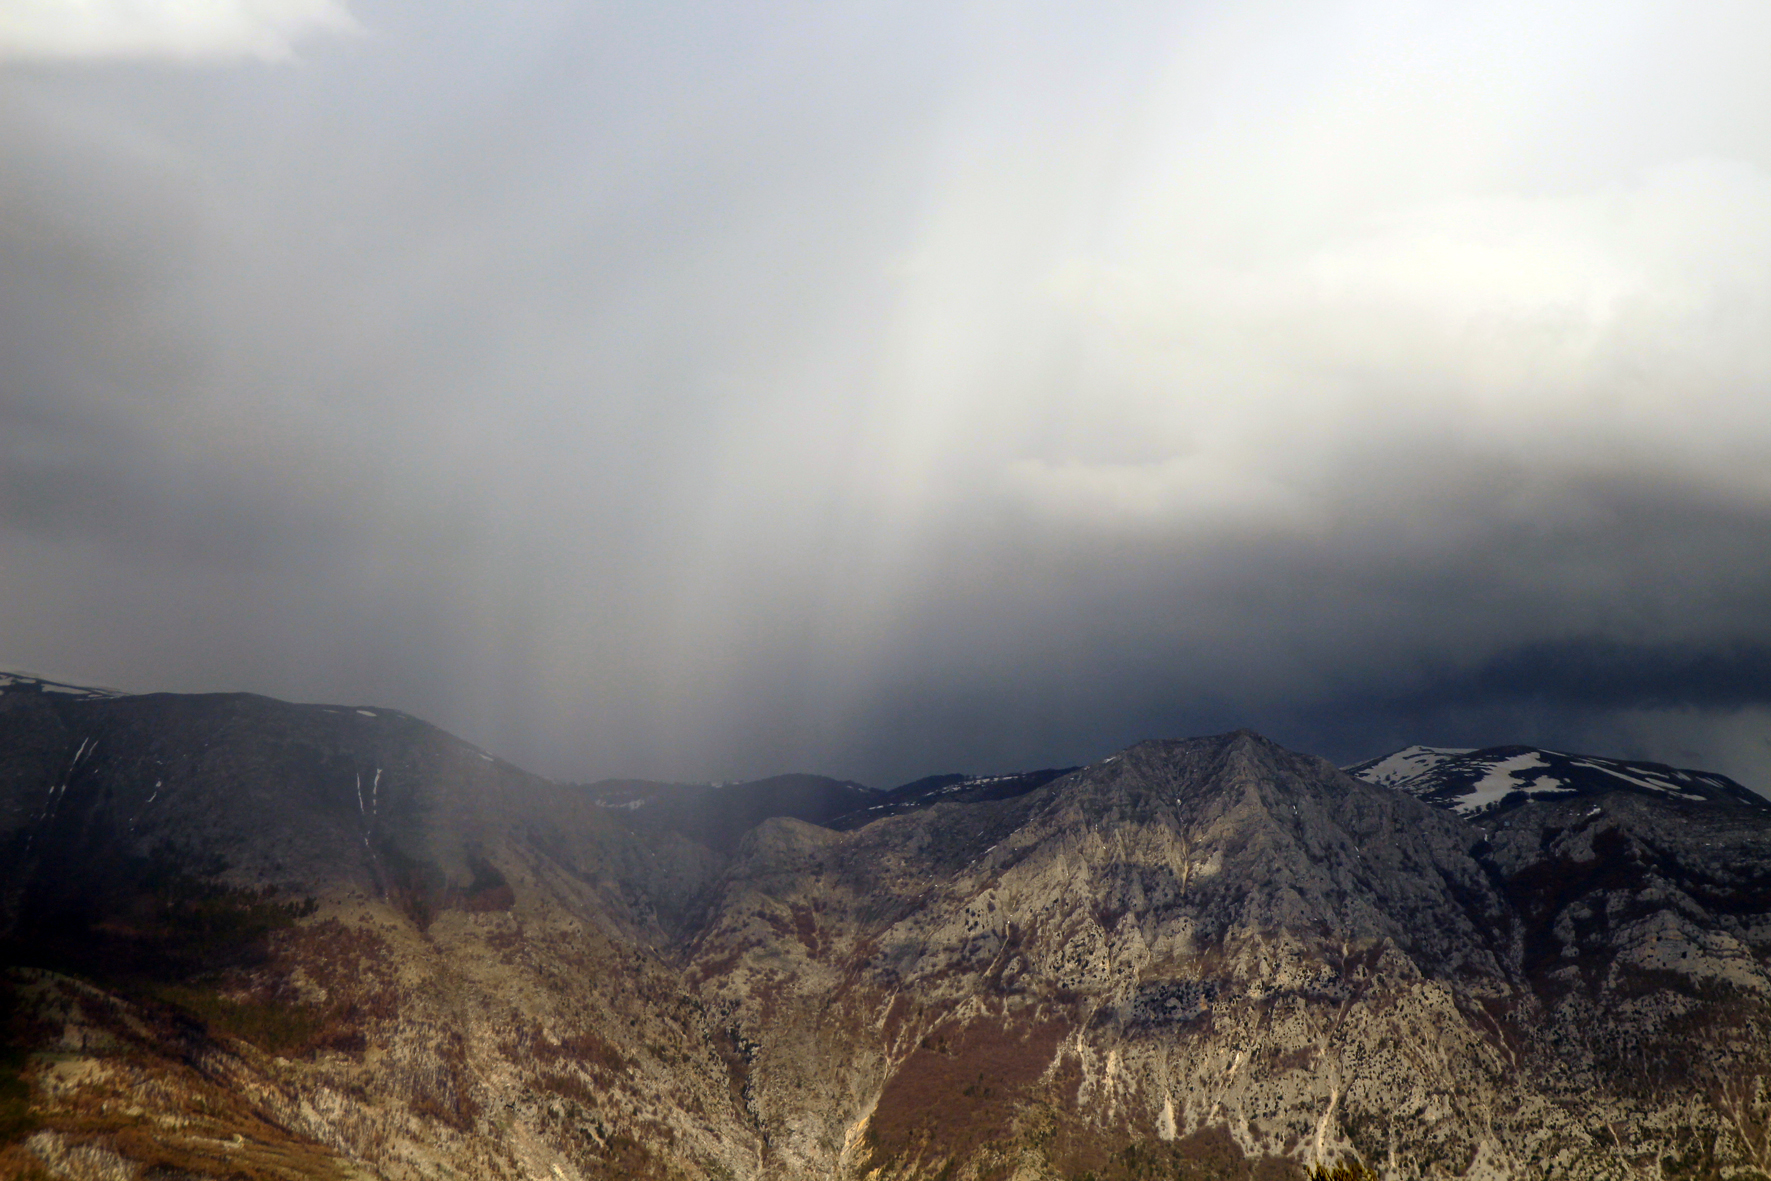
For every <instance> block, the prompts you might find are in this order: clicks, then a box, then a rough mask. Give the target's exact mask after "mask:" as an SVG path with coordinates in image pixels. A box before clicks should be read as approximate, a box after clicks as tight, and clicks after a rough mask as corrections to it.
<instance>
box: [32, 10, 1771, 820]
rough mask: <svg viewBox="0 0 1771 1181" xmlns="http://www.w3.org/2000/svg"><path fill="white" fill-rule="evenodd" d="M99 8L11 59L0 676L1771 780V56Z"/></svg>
mask: <svg viewBox="0 0 1771 1181" xmlns="http://www.w3.org/2000/svg"><path fill="white" fill-rule="evenodd" d="M92 11H93V12H94V13H98V14H100V15H105V14H106V13H108V15H105V19H106V20H109V21H110V22H111V23H110V24H105V23H104V22H103V21H100V22H99V23H98V24H95V25H92V26H90V27H86V26H83V28H84V31H83V32H79V34H78V37H75V34H74V33H71V32H69V30H68V29H67V28H47V27H44V28H38V29H35V30H34V31H30V30H27V32H28V36H27V35H26V33H20V32H19V31H18V30H17V29H11V31H10V32H9V31H8V29H9V26H5V25H4V24H3V23H0V42H3V44H0V54H4V55H6V56H7V57H9V58H11V59H12V62H11V64H0V159H4V160H5V161H6V162H7V167H6V168H5V169H4V170H3V171H0V279H3V281H0V332H3V333H4V341H3V343H4V350H3V352H0V578H4V595H3V596H0V655H4V656H6V658H7V659H8V660H14V661H16V662H17V663H19V664H21V665H24V666H27V667H30V666H36V667H39V668H42V669H45V670H47V671H57V672H63V673H67V674H73V675H85V676H89V677H91V678H93V679H95V680H98V681H101V682H109V683H117V684H122V685H124V686H126V687H134V688H180V689H201V688H235V687H238V688H249V689H254V690H258V691H262V692H269V693H274V694H278V695H283V696H289V697H296V698H303V699H331V700H354V701H360V702H375V703H380V704H384V705H391V706H396V707H399V708H404V709H407V710H410V711H412V712H414V713H418V714H421V715H424V716H427V717H430V718H432V719H433V720H435V721H437V722H439V723H440V724H443V725H445V726H448V727H450V728H452V729H456V730H458V731H460V732H463V733H464V734H466V735H467V736H468V737H470V738H473V739H475V740H477V741H482V742H485V743H488V744H490V745H492V746H493V747H494V748H496V749H498V750H499V752H500V753H502V754H505V755H507V756H508V757H511V758H514V759H516V760H518V761H520V762H526V763H529V764H531V765H535V766H536V767H537V768H538V769H540V770H544V771H547V772H549V773H553V774H559V775H571V776H575V777H590V776H594V775H598V774H616V773H631V774H654V775H671V776H687V777H720V778H725V777H732V776H737V775H748V774H762V773H768V772H775V771H780V770H784V769H788V768H804V769H809V770H823V771H829V772H834V773H839V774H842V775H845V776H853V777H857V778H862V779H866V780H870V781H875V782H882V783H883V782H888V781H891V780H896V779H908V778H911V777H913V776H914V775H917V774H921V773H923V772H926V771H930V770H936V769H946V768H961V769H971V770H991V769H1007V768H1011V767H1015V766H1020V765H1026V764H1031V763H1045V764H1056V763H1067V762H1075V761H1078V760H1080V759H1083V758H1089V757H1095V756H1098V755H1100V754H1103V753H1105V752H1106V751H1108V750H1110V749H1112V748H1114V747H1115V746H1117V745H1120V744H1122V743H1124V742H1129V741H1133V740H1136V739H1138V738H1143V737H1148V736H1151V735H1173V734H1181V733H1195V732H1200V731H1207V730H1219V729H1226V728H1230V727H1233V726H1239V725H1254V726H1256V727H1259V728H1263V729H1266V730H1268V731H1269V732H1271V733H1273V734H1274V736H1275V737H1278V738H1280V739H1281V740H1284V741H1287V742H1290V743H1292V744H1294V745H1297V746H1302V747H1307V748H1311V749H1317V750H1320V751H1322V752H1323V753H1327V754H1331V755H1334V756H1335V757H1340V758H1345V759H1352V758H1355V757H1360V756H1364V755H1370V754H1376V753H1380V751H1381V749H1382V748H1383V747H1384V746H1386V745H1391V746H1394V745H1402V744H1405V743H1407V742H1414V741H1426V742H1439V743H1444V744H1453V745H1469V744H1476V743H1488V742H1502V741H1535V742H1540V743H1545V744H1548V745H1560V746H1568V747H1574V748H1577V749H1578V748H1580V747H1581V746H1582V745H1583V744H1584V745H1586V746H1587V747H1588V748H1590V749H1593V750H1595V751H1596V752H1598V753H1606V752H1611V753H1633V754H1643V755H1648V756H1660V757H1666V758H1669V759H1672V760H1674V761H1681V760H1683V761H1687V762H1697V763H1708V764H1709V765H1713V766H1716V767H1717V769H1721V770H1727V771H1731V772H1732V773H1735V774H1738V775H1741V776H1743V777H1745V778H1748V779H1751V778H1753V776H1754V775H1760V776H1761V782H1760V786H1766V785H1771V774H1764V775H1761V772H1763V771H1765V770H1766V769H1768V768H1771V752H1768V751H1767V749H1766V747H1765V742H1764V738H1765V735H1766V734H1767V733H1771V730H1768V729H1767V726H1766V721H1767V718H1768V717H1771V709H1768V703H1767V702H1766V701H1765V700H1764V694H1763V692H1762V691H1761V689H1759V688H1755V685H1763V684H1764V683H1765V682H1764V677H1763V673H1764V671H1765V668H1764V663H1763V656H1762V654H1763V653H1764V652H1766V651H1768V650H1771V612H1768V611H1767V610H1766V608H1767V606H1771V563H1767V562H1766V561H1765V560H1764V558H1763V555H1764V554H1766V553H1768V552H1771V480H1767V477H1766V475H1765V473H1766V472H1767V471H1771V411H1767V406H1768V405H1771V332H1767V331H1766V330H1765V329H1766V326H1767V324H1771V120H1768V119H1767V118H1766V117H1765V116H1764V112H1766V111H1771V84H1768V83H1767V82H1766V79H1765V75H1764V72H1763V70H1762V69H1761V68H1760V67H1761V64H1762V60H1763V56H1764V53H1763V51H1764V50H1766V49H1771V23H1768V22H1767V20H1766V19H1765V17H1764V15H1763V14H1762V13H1760V12H1759V11H1758V10H1756V9H1750V8H1746V7H1729V6H1726V5H1722V6H1716V7H1714V8H1713V9H1712V8H1706V9H1704V10H1703V11H1701V12H1692V11H1690V10H1688V9H1685V8H1675V7H1673V6H1670V5H1663V4H1658V3H1634V4H1625V5H1623V6H1622V7H1621V8H1620V7H1618V6H1616V5H1606V6H1603V7H1601V6H1597V5H1583V4H1561V5H1550V6H1543V5H1500V6H1495V7H1493V8H1488V9H1484V10H1483V11H1481V12H1474V11H1467V10H1465V9H1464V8H1462V7H1459V6H1454V5H1449V4H1447V5H1420V6H1414V7H1412V8H1410V9H1408V10H1407V11H1405V12H1404V11H1400V10H1396V9H1394V8H1393V7H1392V6H1383V5H1375V4H1363V3H1360V4H1353V5H1347V6H1340V7H1336V8H1334V9H1332V10H1329V9H1324V8H1321V7H1319V6H1306V5H1297V4H1290V3H1273V4H1254V5H1239V6H1234V7H1232V6H1205V5H1201V6H1185V7H1180V8H1177V7H1175V6H1173V5H1149V6H1142V7H1140V6H1130V7H1126V8H1123V9H1119V10H1115V12H1114V14H1112V15H1111V16H1105V15H1103V14H1102V13H1100V12H1099V11H1097V10H1092V9H1085V8H1083V7H1082V6H1070V5H1042V6H1033V7H1030V8H1027V9H1025V10H1024V11H1021V12H1019V13H1017V14H1014V16H1015V19H1013V20H1011V19H1009V14H1007V13H1005V12H1001V11H998V10H997V9H995V8H993V7H990V6H974V7H966V6H958V7H955V6H951V5H944V6H939V7H937V6H932V5H931V6H925V7H923V8H916V7H909V8H905V7H902V6H900V7H898V8H895V9H892V10H891V11H886V10H883V9H879V8H877V7H873V6H867V5H846V6H845V5H819V6H809V5H807V6H796V5H789V4H782V5H765V6H763V7H761V8H746V9H744V10H742V11H740V10H729V11H728V10H715V9H703V8H692V7H687V6H677V5H668V4H665V5H648V6H644V7H639V6H633V7H624V6H619V5H611V6H601V7H596V8H587V7H583V6H578V5H570V4H558V5H549V4H543V5H531V6H522V7H511V8H500V7H485V6H480V7H477V8H469V9H459V10H456V9H451V10H437V9H435V7H434V6H415V5H414V6H406V5H402V4H398V3H382V4H358V5H355V6H353V10H352V12H351V13H350V14H346V13H345V12H344V10H343V9H342V8H340V7H338V6H337V5H335V4H330V3H321V2H318V0H260V2H257V3H247V2H246V0H241V3H239V4H236V5H231V6H230V5H218V6H213V7H212V8H210V9H206V11H207V12H208V14H209V15H208V16H206V17H203V18H202V20H201V21H199V24H201V27H196V26H190V27H186V26H180V25H177V22H176V21H174V22H173V24H169V25H160V26H155V27H154V28H145V27H143V26H140V25H139V24H130V23H129V22H130V21H135V20H137V17H138V16H139V14H135V15H131V14H130V11H126V10H123V9H119V10H118V11H117V12H109V10H106V9H103V8H102V6H100V7H97V8H93V9H92ZM167 12H172V10H171V9H168V10H167ZM187 17H188V14H187ZM188 18H189V19H192V20H195V19H197V18H196V17H188ZM168 19H171V18H168ZM179 19H181V20H182V19H187V18H184V17H181V18H179ZM119 21H121V22H122V23H117V22H119ZM202 22H208V23H202ZM351 30H355V31H354V32H352V31H351ZM347 32H348V33H349V35H340V34H343V33H347ZM7 37H11V38H12V40H11V41H5V38H7ZM70 37H75V40H72V41H71V40H69V38H70ZM79 38H85V40H80V39H79ZM287 54H294V55H295V57H294V60H292V61H287V62H285V63H284V64H279V65H266V64H262V63H253V62H251V60H250V59H254V58H270V59H276V58H278V57H279V56H280V55H287ZM116 58H127V59H130V64H124V65H94V64H91V63H92V62H93V61H94V60H99V59H105V60H109V59H116ZM241 58H244V59H248V64H245V65H226V64H216V63H218V62H223V63H225V62H227V61H231V60H235V59H241ZM67 59H79V61H78V63H77V64H69V62H68V60H67ZM144 59H145V61H144ZM198 59H201V60H202V61H204V62H206V63H207V64H203V65H201V66H199V67H196V68H192V67H191V66H190V65H189V64H188V63H190V62H191V61H194V60H198Z"/></svg>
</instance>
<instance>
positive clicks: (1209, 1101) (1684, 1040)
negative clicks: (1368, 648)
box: [0, 676, 1771, 1181]
mask: <svg viewBox="0 0 1771 1181" xmlns="http://www.w3.org/2000/svg"><path fill="white" fill-rule="evenodd" d="M0 849H3V850H4V853H3V854H0V858H3V860H0V954H3V956H4V962H5V964H6V965H7V968H6V976H5V980H6V994H5V1013H4V1019H5V1022H6V1026H7V1037H8V1043H9V1045H10V1047H11V1049H10V1050H9V1051H8V1056H7V1057H5V1058H4V1059H0V1142H3V1144H0V1175H8V1176H19V1177H28V1176H37V1177H45V1176H46V1177H55V1178H68V1179H78V1181H85V1179H87V1178H106V1179H111V1178H120V1179H136V1178H139V1179H142V1181H149V1179H152V1181H174V1179H183V1178H221V1177H228V1178H248V1179H254V1181H256V1179H270V1178H279V1179H293V1178H387V1179H389V1181H392V1179H400V1181H405V1179H409V1178H410V1179H416V1178H445V1177H447V1178H482V1177H483V1178H513V1179H514V1178H557V1179H563V1181H592V1179H603V1178H610V1179H613V1178H660V1179H662V1178H682V1179H690V1178H719V1179H722V1181H738V1179H741V1178H742V1179H747V1181H748V1179H755V1181H800V1179H807V1181H809V1179H812V1178H818V1179H826V1178H828V1179H832V1181H844V1179H860V1178H877V1179H879V1181H895V1179H899V1178H902V1179H910V1178H930V1179H933V1178H943V1179H945V1181H987V1179H988V1181H1034V1179H1042V1181H1043V1179H1052V1178H1065V1179H1075V1178H1084V1177H1088V1178H1092V1179H1094V1181H1120V1179H1125V1181H1130V1179H1133V1178H1185V1179H1194V1178H1198V1179H1203V1178H1260V1179H1279V1178H1301V1177H1303V1176H1305V1174H1306V1172H1307V1171H1308V1170H1310V1169H1312V1168H1315V1167H1317V1166H1325V1165H1330V1164H1335V1163H1340V1164H1343V1165H1345V1164H1350V1163H1352V1162H1358V1163H1359V1165H1360V1166H1361V1167H1363V1168H1366V1169H1369V1170H1371V1171H1372V1172H1374V1173H1375V1174H1377V1175H1378V1176H1382V1177H1385V1178H1417V1177H1419V1178H1451V1177H1466V1178H1473V1179H1474V1178H1497V1179H1499V1178H1579V1179H1586V1178H1619V1179H1622V1178H1649V1177H1653V1178H1673V1177H1680V1178H1685V1177H1690V1178H1739V1179H1747V1178H1757V1179H1759V1181H1765V1179H1766V1178H1768V1177H1771V805H1767V803H1766V802H1765V801H1764V800H1763V799H1762V798H1761V797H1759V796H1757V795H1755V794H1754V793H1752V792H1750V791H1748V790H1747V789H1745V788H1743V787H1741V786H1740V785H1738V784H1735V783H1733V782H1732V781H1730V780H1727V779H1726V778H1725V777H1722V776H1719V775H1714V774H1710V773H1706V772H1696V771H1683V770H1679V769H1675V768H1670V767H1663V766H1659V765H1656V764H1645V763H1638V762H1625V761H1619V760H1614V759H1603V758H1595V757H1589V756H1583V755H1570V754H1563V753H1558V752H1553V751H1544V750H1537V749H1535V748H1526V747H1497V748H1492V749H1488V750H1481V751H1454V750H1445V749H1440V748H1427V747H1411V748H1408V749H1406V750H1403V751H1398V752H1396V753H1395V754H1393V755H1389V756H1386V757H1384V758H1382V759H1377V760H1373V761H1371V762H1369V763H1364V764H1359V765H1357V766H1355V767H1352V768H1349V769H1345V770H1343V769H1341V768H1338V767H1336V766H1334V765H1333V764H1331V763H1329V762H1328V761H1326V760H1323V759H1320V758H1316V757H1314V756H1310V755H1307V754H1300V753H1296V752H1293V751H1289V750H1286V749H1284V748H1282V747H1280V746H1278V745H1277V744H1275V743H1273V742H1271V741H1269V740H1267V739H1265V738H1262V737H1261V736H1259V735H1256V734H1253V733H1251V732H1248V731H1238V732H1235V733H1231V734H1223V735H1216V736H1210V737H1202V738H1192V739H1185V740H1174V741H1150V742H1144V743H1140V744H1138V745H1135V746H1132V747H1130V748H1127V749H1125V750H1122V751H1120V752H1118V753H1116V754H1113V755H1110V756H1108V757H1107V758H1105V759H1103V760H1101V761H1099V762H1097V763H1093V764H1091V765H1088V766H1084V767H1078V768H1065V769H1050V770H1045V771H1038V772H1031V773H1028V774H1024V775H1011V776H996V777H971V776H964V775H958V774H950V775H938V776H932V777H930V778H927V779H924V780H919V781H917V782H916V783H913V784H908V785H905V786H904V787H901V788H898V789H894V790H892V791H889V792H876V791H872V790H870V789H867V788H865V787H863V786H861V785H858V784H853V783H847V782H843V781H838V780H832V779H823V778H820V777H816V776H797V775H790V776H780V777H776V778H773V779H765V780H759V781H755V782H751V783H744V784H730V785H724V786H712V785H684V784H661V783H649V782H640V781H607V782H603V783H598V784H584V785H574V784H561V783H555V782H552V781H550V780H547V779H543V778H541V777H538V776H534V775H530V774H528V773H526V772H524V771H522V770H521V769H519V768H517V767H514V766H511V765H510V764H508V763H506V762H504V761H502V760H499V759H497V758H494V757H492V756H491V755H489V754H487V753H486V752H484V751H481V750H479V749H478V748H476V747H474V746H472V745H471V744H469V743H466V742H463V741H461V740H459V739H457V738H454V737H452V736H451V735H449V734H447V733H445V732H443V731H441V730H438V729H436V728H435V727H433V726H430V725H428V724H426V723H424V722H422V721H420V720H418V719H415V718H412V717H409V716H407V715H405V714H402V713H399V712H397V711H393V710H387V709H381V708H376V707H369V706H363V707H358V706H337V705H293V704H288V703H284V702H279V701H274V700H271V699H268V698H263V697H256V696H251V695H244V694H216V695H174V694H142V695H123V694H114V693H110V692H108V691H97V690H83V689H81V688H80V687H78V686H66V685H56V684H53V683H48V682H42V681H40V680H37V679H33V678H28V677H22V676H7V677H4V678H0Z"/></svg>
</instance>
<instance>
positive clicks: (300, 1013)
mask: <svg viewBox="0 0 1771 1181" xmlns="http://www.w3.org/2000/svg"><path fill="white" fill-rule="evenodd" d="M157 992H158V994H159V996H160V998H161V999H162V1000H165V1001H167V1002H169V1003H171V1004H173V1005H176V1006H177V1007H179V1008H180V1009H183V1010H184V1011H185V1012H187V1013H189V1014H191V1015H192V1016H193V1017H196V1018H198V1019H199V1020H201V1021H202V1022H203V1024H204V1025H205V1026H206V1027H207V1028H208V1030H209V1032H210V1033H211V1034H219V1035H221V1036H223V1037H232V1038H239V1039H240V1040H241V1041H244V1042H250V1043H252V1044H253V1045H255V1046H257V1047H258V1048H259V1049H261V1050H263V1051H265V1052H266V1053H270V1054H278V1055H282V1056H284V1057H289V1058H294V1057H299V1056H301V1055H303V1054H306V1053H308V1052H309V1051H311V1050H312V1049H313V1048H314V1047H315V1045H316V1044H317V1043H318V1042H319V1040H320V1034H321V1033H322V1032H323V1031H324V1030H325V1028H326V1025H327V1021H326V1014H325V1013H324V1012H322V1011H321V1010H320V1009H319V1008H317V1007H316V1006H313V1005H307V1004H302V1003H300V1002H294V1003H290V1002H278V1001H255V1000H244V1001H236V1000H230V999H228V998H227V997H224V996H220V995H218V994H216V993H213V992H207V991H204V990H203V989H199V988H190V987H187V986H180V985H167V986H165V987H162V988H160V989H158V990H157Z"/></svg>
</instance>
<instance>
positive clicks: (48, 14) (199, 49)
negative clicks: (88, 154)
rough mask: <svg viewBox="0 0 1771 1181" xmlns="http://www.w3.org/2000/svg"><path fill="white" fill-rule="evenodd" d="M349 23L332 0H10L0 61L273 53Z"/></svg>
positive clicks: (0, 28)
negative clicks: (9, 59)
mask: <svg viewBox="0 0 1771 1181" xmlns="http://www.w3.org/2000/svg"><path fill="white" fill-rule="evenodd" d="M356 31H357V24H356V21H355V20H353V19H352V17H351V15H350V13H349V12H348V11H347V10H346V8H345V6H344V5H343V4H340V3H338V0H10V2H9V3H8V4H7V5H6V7H5V9H3V10H0V61H4V60H6V59H8V58H11V59H27V60H28V59H47V60H52V61H55V60H61V61H103V60H117V59H132V58H133V59H143V58H147V59H153V58H163V59H170V60H174V61H184V62H193V61H207V60H221V61H228V60H235V59H240V58H260V59H265V60H273V61H274V60H280V59H284V58H287V57H289V56H290V55H291V54H292V53H293V52H294V49H295V46H296V44H297V43H298V42H300V41H302V40H305V39H307V38H309V37H313V36H317V35H321V34H339V33H351V32H356Z"/></svg>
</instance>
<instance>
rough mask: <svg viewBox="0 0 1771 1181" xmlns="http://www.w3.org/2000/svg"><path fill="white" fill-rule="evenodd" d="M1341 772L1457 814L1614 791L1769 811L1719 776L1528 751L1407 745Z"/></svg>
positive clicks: (1761, 801) (1756, 797)
mask: <svg viewBox="0 0 1771 1181" xmlns="http://www.w3.org/2000/svg"><path fill="white" fill-rule="evenodd" d="M1346 770H1347V772H1348V773H1349V774H1351V775H1354V776H1356V777H1357V778H1360V779H1363V780H1365V781H1366V782H1367V783H1376V784H1380V785H1382V786H1384V787H1392V788H1395V789H1396V790H1398V791H1405V792H1407V793H1408V794H1410V795H1413V796H1418V797H1419V798H1421V799H1423V800H1426V801H1427V802H1429V803H1433V804H1438V805H1439V806H1441V807H1445V808H1450V809H1452V810H1453V811H1455V812H1458V813H1460V814H1462V815H1465V816H1473V815H1476V814H1478V813H1482V812H1487V811H1490V810H1498V809H1504V808H1509V807H1512V806H1515V805H1518V804H1521V803H1524V802H1525V801H1527V800H1529V799H1532V798H1554V799H1562V798H1569V797H1573V796H1593V795H1602V794H1606V793H1609V792H1616V791H1626V792H1635V793H1650V794H1653V795H1658V796H1663V797H1670V798H1672V799H1677V800H1685V801H1692V802H1697V801H1719V800H1727V801H1731V802H1733V803H1736V804H1747V805H1750V806H1753V807H1758V808H1771V801H1767V800H1766V799H1765V798H1764V797H1762V796H1760V795H1758V794H1757V793H1755V792H1752V791H1749V790H1748V789H1746V788H1744V787H1742V786H1741V785H1740V784H1738V783H1736V782H1734V781H1733V780H1732V779H1729V778H1728V777H1727V776H1726V775H1717V774H1715V773H1714V772H1710V771H1689V770H1684V769H1681V768H1678V767H1669V766H1667V765H1665V764H1664V763H1645V762H1637V761H1633V760H1627V759H1607V758H1600V757H1598V756H1595V755H1576V754H1565V753H1563V752H1561V751H1554V750H1540V749H1538V748H1537V747H1530V746H1490V747H1484V748H1482V749H1480V750H1456V749H1452V748H1447V747H1432V746H1409V747H1404V748H1403V749H1402V750H1399V751H1395V752H1393V753H1391V754H1387V755H1384V756H1382V757H1380V758H1375V759H1369V760H1367V761H1365V762H1363V763H1355V764H1353V765H1352V766H1351V767H1348V768H1346Z"/></svg>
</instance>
